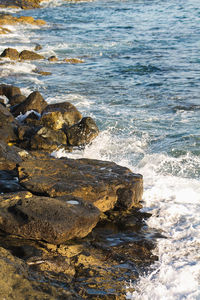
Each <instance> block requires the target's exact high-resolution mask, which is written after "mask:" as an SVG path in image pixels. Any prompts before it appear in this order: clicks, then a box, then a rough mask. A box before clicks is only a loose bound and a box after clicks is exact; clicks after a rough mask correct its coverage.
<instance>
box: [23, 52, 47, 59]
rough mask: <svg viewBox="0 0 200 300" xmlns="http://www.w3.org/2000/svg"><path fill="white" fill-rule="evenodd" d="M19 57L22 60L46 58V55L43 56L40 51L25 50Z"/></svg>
mask: <svg viewBox="0 0 200 300" xmlns="http://www.w3.org/2000/svg"><path fill="white" fill-rule="evenodd" d="M19 59H21V60H38V59H44V56H42V55H40V54H38V53H35V52H33V51H29V50H23V51H22V52H20V54H19Z"/></svg>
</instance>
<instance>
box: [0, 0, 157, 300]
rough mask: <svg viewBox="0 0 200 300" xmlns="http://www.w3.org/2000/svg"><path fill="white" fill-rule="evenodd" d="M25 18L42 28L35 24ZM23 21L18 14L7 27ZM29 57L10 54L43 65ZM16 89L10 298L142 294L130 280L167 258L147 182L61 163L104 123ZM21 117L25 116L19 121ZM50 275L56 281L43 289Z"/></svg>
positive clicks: (103, 166)
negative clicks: (145, 207)
mask: <svg viewBox="0 0 200 300" xmlns="http://www.w3.org/2000/svg"><path fill="white" fill-rule="evenodd" d="M13 3H14V4H17V5H18V6H20V7H21V8H33V7H38V1H28V2H27V1H26V2H24V1H9V7H10V5H11V4H13ZM0 4H1V3H0ZM35 5H36V6H35ZM21 20H22V23H28V24H35V23H34V22H37V20H34V19H32V18H31V19H30V17H29V18H22V17H21V19H20V21H21ZM20 21H19V19H17V18H16V17H15V18H14V19H12V18H9V21H7V22H12V25H14V24H16V23H18V22H20ZM39 22H41V20H40V21H39ZM4 25H6V21H5V24H4ZM37 25H43V24H39V23H37ZM23 51H27V50H25V49H24V50H23ZM23 51H22V52H23ZM22 52H21V53H18V52H16V51H14V50H13V49H11V50H10V48H9V50H7V51H6V52H2V54H1V57H2V58H3V59H5V58H6V59H11V60H13V61H19V62H20V61H21V60H26V59H27V60H28V61H29V60H32V59H33V60H35V59H38V58H39V57H37V56H36V51H35V52H32V53H28V56H27V53H26V56H24V53H22ZM31 55H32V56H31ZM24 57H25V58H24ZM40 59H44V57H40ZM47 59H48V58H47ZM53 59H54V58H52V60H53ZM66 63H69V64H71V63H72V64H74V63H82V61H81V60H78V59H77V60H67V61H66ZM42 75H48V74H42ZM13 84H14V85H5V84H1V86H0V94H1V95H2V96H4V97H6V98H7V101H6V102H7V103H6V102H5V101H4V98H3V99H2V101H1V103H2V104H0V108H1V119H2V123H1V164H0V166H1V171H0V173H1V178H2V181H1V184H2V187H1V189H2V190H1V193H2V192H3V193H4V194H2V195H1V223H0V229H1V248H0V250H1V262H0V263H1V265H2V269H5V270H7V271H5V273H6V278H2V279H1V280H2V285H1V286H2V290H1V295H3V296H4V297H7V290H8V289H10V290H11V293H10V297H12V296H13V295H17V297H18V298H19V299H24V298H25V297H26V293H28V294H29V298H30V299H32V298H34V297H35V295H36V296H37V299H45V297H48V299H51V297H52V299H57V298H59V297H61V298H62V297H65V298H67V299H87V298H88V297H90V299H125V298H126V293H127V292H131V291H133V289H132V288H131V287H129V288H128V287H126V284H127V282H129V280H130V279H131V280H132V281H133V282H134V280H137V278H138V276H139V273H140V269H143V268H145V267H147V266H149V265H150V264H151V263H153V262H154V261H155V260H157V257H156V256H154V255H152V249H154V247H155V243H154V242H153V240H151V241H148V240H145V239H144V238H143V237H142V235H141V236H140V231H141V230H142V228H143V226H144V220H145V219H147V218H149V217H150V215H149V214H147V213H141V212H140V211H139V209H140V208H141V207H142V205H141V203H140V202H141V200H142V193H143V180H142V175H140V174H134V173H132V172H131V171H130V170H129V169H128V168H125V167H120V166H118V165H116V164H114V163H112V162H105V161H96V160H89V159H88V160H85V159H83V160H72V159H67V158H61V159H58V158H52V157H51V155H50V154H51V153H52V151H54V150H56V149H58V148H59V147H61V145H62V147H63V148H65V150H66V151H69V152H70V151H73V148H74V147H84V146H85V145H87V144H88V143H91V141H92V140H93V139H95V138H96V136H97V135H98V133H99V130H98V128H97V126H96V124H95V122H94V120H92V119H91V118H90V117H82V114H81V112H79V111H78V110H77V109H76V107H74V106H73V105H72V104H71V103H69V102H65V103H60V104H58V105H57V106H56V105H48V104H47V102H46V101H45V99H43V97H42V95H41V94H40V93H39V92H38V91H34V92H32V93H31V94H30V95H29V96H28V97H26V96H25V95H23V94H22V93H21V91H20V89H19V88H18V87H17V86H15V84H16V85H17V83H16V82H13ZM29 111H31V112H32V113H30V114H27V112H29ZM20 113H22V114H24V115H25V118H22V119H20V118H17V117H18V116H19V115H20ZM15 118H17V120H16V119H15ZM5 120H6V121H5ZM5 122H6V125H5ZM67 169H69V170H70V172H69V173H66V172H67V171H66V170H67ZM32 170H33V171H34V173H32ZM36 170H37V172H36V173H37V174H36V173H35V171H36ZM50 170H51V171H50ZM71 170H73V172H72V175H73V176H72V177H70V176H71ZM66 174H67V175H66ZM35 175H36V177H34V176H35ZM94 182H96V184H94ZM88 203H89V204H88ZM72 216H73V217H72ZM130 230H131V231H132V232H133V239H132V240H131V241H129V242H126V243H121V241H120V243H119V244H117V245H115V246H113V245H112V243H111V244H107V242H106V240H107V237H108V236H109V237H111V236H112V235H113V234H114V233H116V232H118V233H119V234H121V233H122V234H123V235H126V234H128V235H130ZM135 235H136V236H137V238H136V240H135ZM18 253H20V254H18ZM5 258H7V260H8V261H7V262H5ZM11 263H12V267H11ZM18 269H20V270H22V274H23V275H20V273H19V272H18V271H17V270H18ZM31 277H34V278H35V281H34V282H33V281H32V280H31V279H30V278H31ZM41 278H42V280H43V281H46V282H48V283H47V284H41V283H40V281H41ZM22 281H23V282H24V283H25V286H24V287H22V286H21V282H22ZM55 282H57V284H58V287H57V288H55V287H54V284H55ZM64 282H65V285H66V286H65V288H61V286H63V283H64ZM66 282H67V283H66ZM16 285H18V286H19V288H18V289H16ZM66 289H67V290H68V291H66ZM25 290H26V292H25ZM38 290H39V292H38ZM31 297H32V298H31ZM70 297H71V298H70ZM98 297H99V298H98ZM6 299H9V298H6Z"/></svg>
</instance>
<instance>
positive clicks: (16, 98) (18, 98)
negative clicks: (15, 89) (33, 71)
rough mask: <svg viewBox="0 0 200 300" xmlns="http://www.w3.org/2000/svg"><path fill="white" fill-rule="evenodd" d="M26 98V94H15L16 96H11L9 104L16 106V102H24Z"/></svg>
mask: <svg viewBox="0 0 200 300" xmlns="http://www.w3.org/2000/svg"><path fill="white" fill-rule="evenodd" d="M25 99H26V96H24V95H14V96H12V97H10V100H9V104H10V105H11V106H14V105H16V104H19V103H22V102H23V101H24V100H25Z"/></svg>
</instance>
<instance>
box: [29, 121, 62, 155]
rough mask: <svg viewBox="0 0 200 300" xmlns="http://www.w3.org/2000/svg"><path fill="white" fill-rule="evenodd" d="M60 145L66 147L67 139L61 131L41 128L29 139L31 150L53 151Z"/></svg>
mask: <svg viewBox="0 0 200 300" xmlns="http://www.w3.org/2000/svg"><path fill="white" fill-rule="evenodd" d="M61 145H67V137H66V135H65V133H64V132H63V131H62V130H51V129H50V128H46V127H42V128H40V129H39V130H38V131H37V133H36V134H35V135H34V136H33V137H32V138H31V144H30V147H31V149H33V150H46V151H53V150H56V149H57V148H58V147H59V146H61Z"/></svg>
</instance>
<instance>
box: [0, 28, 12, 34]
mask: <svg viewBox="0 0 200 300" xmlns="http://www.w3.org/2000/svg"><path fill="white" fill-rule="evenodd" d="M7 33H11V30H10V29H8V28H5V27H1V26H0V34H7Z"/></svg>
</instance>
